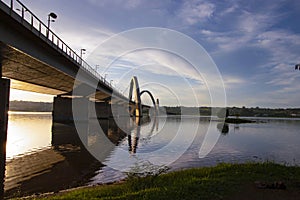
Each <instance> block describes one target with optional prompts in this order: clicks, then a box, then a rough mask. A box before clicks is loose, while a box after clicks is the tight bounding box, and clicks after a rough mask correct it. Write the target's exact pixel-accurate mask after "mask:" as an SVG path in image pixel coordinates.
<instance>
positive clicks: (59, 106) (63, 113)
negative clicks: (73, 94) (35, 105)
mask: <svg viewBox="0 0 300 200" xmlns="http://www.w3.org/2000/svg"><path fill="white" fill-rule="evenodd" d="M52 120H53V122H59V123H70V122H73V114H72V99H71V98H66V97H61V96H57V97H54V100H53V111H52Z"/></svg>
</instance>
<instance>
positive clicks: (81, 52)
mask: <svg viewBox="0 0 300 200" xmlns="http://www.w3.org/2000/svg"><path fill="white" fill-rule="evenodd" d="M85 51H86V49H80V64H82V60H83V59H82V55H83V54H84V52H85Z"/></svg>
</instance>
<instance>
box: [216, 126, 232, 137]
mask: <svg viewBox="0 0 300 200" xmlns="http://www.w3.org/2000/svg"><path fill="white" fill-rule="evenodd" d="M217 128H218V130H219V131H220V133H221V134H222V135H227V134H228V133H229V126H228V124H227V123H218V124H217Z"/></svg>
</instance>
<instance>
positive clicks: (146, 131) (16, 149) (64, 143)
mask: <svg viewBox="0 0 300 200" xmlns="http://www.w3.org/2000/svg"><path fill="white" fill-rule="evenodd" d="M121 121H122V120H121ZM257 121H258V122H257V123H251V124H240V125H234V124H229V125H228V126H226V125H225V126H223V125H222V124H220V123H219V122H218V121H212V122H211V126H212V131H213V132H214V133H216V134H218V135H220V137H219V140H218V142H217V144H216V145H215V146H214V148H213V149H212V151H211V152H210V153H209V154H208V155H207V156H206V157H204V158H199V149H200V146H201V144H202V142H203V139H204V136H205V134H206V132H207V129H208V127H209V124H210V121H209V120H208V118H205V117H204V118H195V117H188V116H185V117H183V118H182V119H181V118H180V117H169V118H165V117H160V118H157V120H156V121H154V120H152V121H146V122H142V125H141V127H140V128H136V127H135V126H134V125H132V122H129V121H128V123H124V124H125V125H124V124H123V125H121V126H123V127H121V128H118V126H116V122H115V121H112V120H100V121H96V120H94V121H93V122H92V123H91V124H90V127H89V134H88V137H87V145H88V147H89V148H91V149H96V152H97V156H99V155H100V157H101V162H98V161H97V160H96V159H94V158H93V157H92V156H90V155H89V153H87V152H86V151H84V150H83V149H84V148H83V147H82V145H81V143H80V142H78V137H77V134H76V129H75V128H74V126H73V125H63V124H56V123H54V124H53V123H52V118H51V113H13V112H12V113H10V115H9V124H8V141H7V160H8V163H7V172H6V175H7V180H6V190H7V191H10V190H12V191H13V190H15V189H16V188H18V190H24V193H34V192H44V190H41V189H38V188H37V189H36V190H35V186H36V185H37V184H41V185H42V184H45V185H46V186H47V187H48V189H49V190H57V189H62V188H68V187H74V186H78V185H80V184H85V185H86V184H99V183H105V182H111V181H116V180H120V179H121V178H124V177H125V173H123V172H124V171H126V172H144V171H147V170H155V169H157V168H159V167H161V166H163V165H167V166H169V167H170V169H171V170H177V169H182V168H190V167H199V166H211V165H216V164H217V163H219V162H246V161H253V160H254V161H265V160H272V161H275V162H278V163H287V164H290V165H295V164H297V165H298V164H300V146H299V144H300V131H299V130H300V120H299V119H269V118H259V119H257ZM122 123H123V122H122ZM99 124H100V125H101V127H102V129H103V131H104V134H105V137H103V135H102V136H101V134H99V126H98V125H99ZM119 127H120V125H119ZM124 127H125V128H124ZM125 129H126V130H125ZM126 132H127V133H129V134H127V133H126ZM108 143H110V144H113V145H109V144H108ZM97 144H99V145H98V147H97ZM99 148H100V149H99ZM18 166H22V167H21V168H22V169H16V168H18ZM26 168H27V169H28V170H27V171H26V170H25V169H26ZM119 170H122V171H123V172H121V171H119ZM43 178H44V179H45V180H46V181H45V180H44V181H43ZM76 179H77V180H76ZM83 179H84V181H82V180H83ZM16 180H17V181H16ZM61 180H64V181H61ZM79 180H81V181H79ZM76 181H77V182H80V184H77V183H76V184H74V182H76ZM52 182H53V187H51V186H50V185H51V183H52ZM59 184H61V186H59ZM44 188H45V186H44ZM26 190H27V191H26Z"/></svg>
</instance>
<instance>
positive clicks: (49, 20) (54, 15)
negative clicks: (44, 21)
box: [47, 12, 57, 38]
mask: <svg viewBox="0 0 300 200" xmlns="http://www.w3.org/2000/svg"><path fill="white" fill-rule="evenodd" d="M51 18H52V19H51ZM56 18H57V15H56V14H55V13H53V12H51V13H49V14H48V26H47V38H48V37H49V31H50V22H55V19H56Z"/></svg>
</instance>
